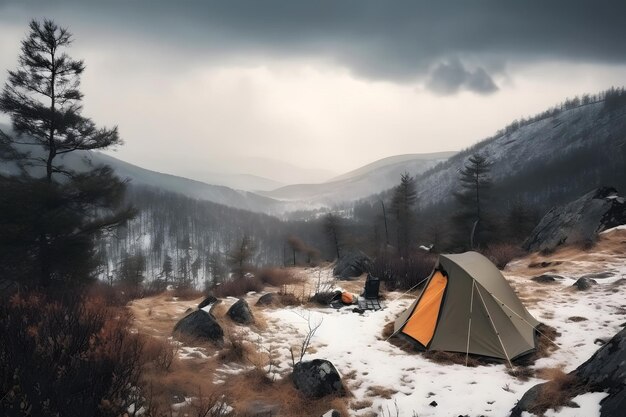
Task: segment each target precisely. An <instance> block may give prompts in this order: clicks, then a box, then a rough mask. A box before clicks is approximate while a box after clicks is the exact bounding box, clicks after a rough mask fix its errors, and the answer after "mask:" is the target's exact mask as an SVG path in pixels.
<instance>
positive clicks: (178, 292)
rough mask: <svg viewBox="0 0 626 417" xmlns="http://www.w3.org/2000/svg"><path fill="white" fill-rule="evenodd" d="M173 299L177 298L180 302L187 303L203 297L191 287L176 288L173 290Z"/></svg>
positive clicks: (201, 293) (200, 292)
mask: <svg viewBox="0 0 626 417" xmlns="http://www.w3.org/2000/svg"><path fill="white" fill-rule="evenodd" d="M173 296H174V297H178V298H179V299H180V300H183V301H189V300H195V299H197V298H201V297H203V296H204V292H202V291H200V290H197V289H195V288H193V287H187V286H183V287H177V288H175V289H174V294H173Z"/></svg>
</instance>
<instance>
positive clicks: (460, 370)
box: [154, 227, 626, 417]
mask: <svg viewBox="0 0 626 417" xmlns="http://www.w3.org/2000/svg"><path fill="white" fill-rule="evenodd" d="M623 241H626V227H618V228H615V229H613V230H612V231H609V232H607V233H605V234H603V235H602V236H601V237H600V239H599V243H598V244H597V246H596V247H595V248H594V250H593V251H579V250H577V249H573V248H566V249H564V250H563V251H557V252H556V253H554V254H551V255H549V257H548V256H543V255H540V254H535V255H530V256H528V257H526V258H523V259H520V260H518V261H515V262H512V263H511V264H510V265H509V266H508V267H507V269H506V270H505V271H504V272H503V274H504V275H505V277H506V278H507V280H508V281H509V283H510V284H511V285H512V287H513V288H514V289H515V290H516V292H517V293H518V295H519V296H520V299H521V300H522V302H523V303H524V304H525V305H526V307H527V308H528V310H529V312H530V313H531V314H532V315H533V316H534V317H535V318H537V319H538V320H539V321H540V322H542V323H544V324H546V325H548V326H551V327H554V328H555V329H556V330H557V331H558V333H559V335H558V337H557V339H556V341H555V342H556V344H557V345H558V346H559V348H558V349H556V350H555V351H553V352H552V353H551V354H550V356H548V357H545V358H542V359H539V360H537V361H536V363H535V364H534V365H532V366H531V370H540V369H542V368H558V369H561V370H563V371H564V372H570V371H572V370H574V369H575V368H576V367H578V366H579V365H580V364H582V363H583V362H584V361H586V360H587V359H588V358H589V357H590V356H591V355H593V353H595V352H596V351H597V349H598V348H599V347H600V344H601V342H598V339H600V340H608V339H610V338H611V337H612V336H613V335H614V334H615V333H617V332H618V331H619V330H621V328H622V327H621V325H622V323H624V322H626V299H625V298H624V295H623V291H624V285H625V284H624V280H623V279H624V278H626V256H625V254H624V253H623V243H622V242H623ZM544 261H550V262H552V263H551V264H550V265H549V266H547V267H546V268H537V267H530V266H529V265H531V264H541V263H542V262H544ZM555 261H558V262H555ZM600 272H610V274H606V275H609V276H608V277H607V278H597V279H596V281H597V285H594V286H592V287H591V288H590V289H589V290H587V291H577V290H575V289H574V288H573V287H572V284H573V283H574V282H575V281H576V279H578V278H579V277H580V276H582V275H585V274H590V273H600ZM299 273H301V276H303V277H305V278H306V279H307V280H308V282H307V283H306V286H307V287H310V288H315V286H316V285H317V283H318V281H320V280H321V279H322V278H323V277H326V276H328V275H329V274H331V270H330V267H321V268H309V269H302V270H299ZM542 273H552V274H557V275H560V276H562V277H563V279H561V280H557V281H556V282H555V283H551V284H542V283H537V282H534V281H532V280H531V279H530V278H531V277H533V276H536V275H541V274H542ZM340 284H341V285H343V286H345V287H346V288H347V290H349V291H352V292H357V287H360V288H362V282H354V281H352V282H341V283H340ZM298 291H300V290H298ZM300 292H302V293H308V292H307V291H304V290H302V291H300ZM259 296H260V294H258V293H250V294H248V295H247V296H246V297H245V298H246V299H247V301H248V303H249V304H250V305H251V306H254V304H255V300H256V299H257V298H258V297H259ZM414 297H415V295H405V294H401V293H399V292H391V293H387V294H386V299H385V301H384V302H383V304H384V309H383V310H379V311H365V312H364V313H363V314H362V315H359V314H357V313H353V312H352V307H344V308H342V309H339V310H335V309H333V308H325V307H317V306H312V305H311V304H308V305H305V306H303V307H286V308H276V309H274V308H263V309H258V310H256V309H254V307H253V310H254V314H255V315H256V314H257V312H258V314H259V317H261V318H262V319H261V321H262V323H263V324H262V325H260V326H250V327H248V326H237V327H236V329H237V332H242V333H243V334H244V336H245V338H246V339H247V340H248V341H249V342H251V343H253V344H254V345H255V346H256V349H257V351H258V352H260V353H261V354H263V355H265V354H267V355H270V354H271V356H272V363H273V365H272V369H271V374H272V375H270V377H272V378H273V379H275V380H279V379H281V378H284V377H286V376H288V375H289V373H290V371H291V368H292V358H291V352H290V348H291V349H293V350H294V355H295V356H296V360H297V359H298V350H299V348H300V346H301V345H302V342H303V340H304V338H305V336H306V335H307V334H308V333H309V332H310V329H314V328H315V327H316V326H317V325H318V324H319V328H317V330H316V331H315V333H314V335H313V337H312V339H311V344H310V348H309V349H308V351H307V352H306V353H305V355H304V358H303V359H304V360H311V359H315V358H319V359H327V360H329V361H331V362H332V363H333V364H334V365H335V367H336V368H337V370H338V372H339V373H340V374H341V375H342V378H343V381H344V384H345V385H346V388H347V389H348V390H349V391H350V393H351V396H350V397H348V398H346V402H348V406H350V405H356V404H357V403H358V407H355V408H359V409H358V410H356V409H352V410H351V414H350V415H353V416H372V415H381V414H382V413H383V411H384V414H385V415H387V414H389V413H388V410H390V411H391V415H394V416H395V410H396V405H397V407H398V410H399V413H398V416H399V417H412V416H413V414H414V413H415V414H417V415H419V416H420V417H428V416H431V417H440V416H455V415H470V416H479V415H483V416H493V417H496V416H497V417H500V416H506V415H508V414H509V412H510V410H511V409H512V408H513V406H514V405H515V403H516V402H517V401H518V400H519V399H520V398H521V397H522V395H523V394H524V393H525V392H526V391H527V390H528V389H530V388H531V387H532V386H534V385H536V384H538V383H542V382H545V381H544V380H543V379H540V378H538V377H532V378H530V379H529V380H527V381H522V380H520V379H518V378H516V377H514V376H512V375H509V374H508V373H507V368H506V366H505V365H504V364H493V365H483V366H478V367H474V368H468V367H465V366H462V365H451V364H438V363H435V362H433V361H431V360H429V359H426V358H425V357H424V356H423V355H421V354H419V353H408V352H405V351H403V350H401V349H400V348H398V347H396V346H395V345H393V344H391V343H390V342H389V341H387V340H385V338H384V337H383V336H382V332H383V328H384V327H385V325H387V324H388V323H390V322H392V321H394V320H395V319H396V318H397V317H398V315H400V314H401V313H402V312H403V311H404V309H406V308H407V307H408V306H409V305H410V304H411V303H412V302H413V301H414ZM236 301H237V299H236V298H227V299H225V300H223V303H224V304H225V305H224V306H223V310H224V311H225V310H226V309H227V307H228V306H230V305H231V304H232V303H234V302H236ZM193 303H197V301H193ZM171 304H172V305H171V306H169V308H170V309H171V310H176V312H177V313H178V314H183V312H184V311H185V310H186V308H187V307H188V305H187V304H191V302H189V303H187V304H185V303H182V302H171ZM168 305H169V304H168ZM209 309H210V306H207V307H205V308H204V310H205V311H208V310H209ZM154 316H155V317H156V318H160V317H161V316H158V315H157V314H156V312H155V313H154ZM217 354H218V351H215V352H211V353H209V351H207V350H205V349H203V348H193V347H184V346H183V347H181V349H180V350H179V355H180V357H181V358H186V359H192V358H196V359H198V358H200V359H205V358H209V359H211V358H212V357H215V355H217ZM250 368H251V367H250V365H249V364H247V363H246V364H243V365H242V364H238V363H227V364H220V365H219V366H218V368H217V370H216V372H215V375H214V378H213V383H214V384H224V383H228V381H229V379H230V378H231V377H232V375H236V374H239V373H242V372H246V371H247V370H249V369H250ZM265 369H266V371H267V372H270V370H269V367H266V368H265ZM548 374H549V372H548ZM605 395H606V394H604V393H588V394H583V395H580V396H578V397H576V398H575V399H574V401H575V402H576V403H578V404H579V405H580V408H567V407H565V408H562V409H560V410H558V411H554V410H550V411H549V412H548V413H547V414H546V416H556V415H558V416H566V417H568V416H569V417H571V416H581V417H583V416H585V417H594V416H598V415H599V402H600V400H601V399H602V398H604V396H605ZM433 401H435V402H436V403H437V406H431V405H430V404H431V403H432V402H433ZM369 402H371V405H370V404H369ZM524 415H525V416H526V417H531V414H528V413H525V414H524Z"/></svg>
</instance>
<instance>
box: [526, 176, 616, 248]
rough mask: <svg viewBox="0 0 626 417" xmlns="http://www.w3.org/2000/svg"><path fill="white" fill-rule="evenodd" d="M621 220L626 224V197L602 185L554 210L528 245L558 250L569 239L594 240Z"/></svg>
mask: <svg viewBox="0 0 626 417" xmlns="http://www.w3.org/2000/svg"><path fill="white" fill-rule="evenodd" d="M621 224H626V200H625V199H624V198H622V197H618V196H617V191H616V190H615V189H614V188H611V187H601V188H598V189H596V190H594V191H592V192H590V193H588V194H585V195H584V196H582V197H581V198H579V199H578V200H575V201H572V202H571V203H569V204H567V205H565V206H562V207H556V208H553V209H552V210H550V211H549V212H548V213H547V214H546V215H545V216H544V217H543V219H541V222H539V224H538V225H537V227H535V230H533V231H532V233H531V234H530V236H529V237H528V239H526V241H525V242H524V249H526V250H529V251H541V250H554V249H555V248H556V247H557V246H560V245H562V244H565V243H567V244H572V243H587V242H593V241H594V240H595V238H596V235H597V234H598V233H600V232H602V231H604V230H607V229H610V228H612V227H615V226H618V225H621Z"/></svg>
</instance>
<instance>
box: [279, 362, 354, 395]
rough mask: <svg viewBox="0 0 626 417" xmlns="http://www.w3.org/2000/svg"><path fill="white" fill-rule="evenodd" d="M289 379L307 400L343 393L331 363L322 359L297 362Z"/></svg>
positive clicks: (337, 374) (338, 377)
mask: <svg viewBox="0 0 626 417" xmlns="http://www.w3.org/2000/svg"><path fill="white" fill-rule="evenodd" d="M291 378H292V380H293V383H294V385H295V386H296V389H298V391H300V392H301V393H302V394H303V395H304V396H306V397H309V398H320V397H324V396H326V395H329V394H343V393H344V388H343V383H342V382H341V376H339V372H337V369H336V368H335V366H334V365H333V364H332V363H331V362H329V361H327V360H324V359H314V360H312V361H303V362H298V363H297V364H296V366H294V368H293V374H292V375H291Z"/></svg>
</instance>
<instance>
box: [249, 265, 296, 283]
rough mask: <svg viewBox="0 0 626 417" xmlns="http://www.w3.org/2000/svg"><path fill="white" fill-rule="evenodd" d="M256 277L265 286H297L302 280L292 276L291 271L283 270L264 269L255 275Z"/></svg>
mask: <svg viewBox="0 0 626 417" xmlns="http://www.w3.org/2000/svg"><path fill="white" fill-rule="evenodd" d="M257 277H258V278H259V280H261V282H262V283H263V284H265V285H271V286H273V287H282V286H283V285H289V284H297V283H300V282H302V279H300V278H298V277H296V276H294V275H293V273H292V272H291V271H289V270H288V269H283V268H264V269H261V270H260V271H259V272H258V273H257Z"/></svg>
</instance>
